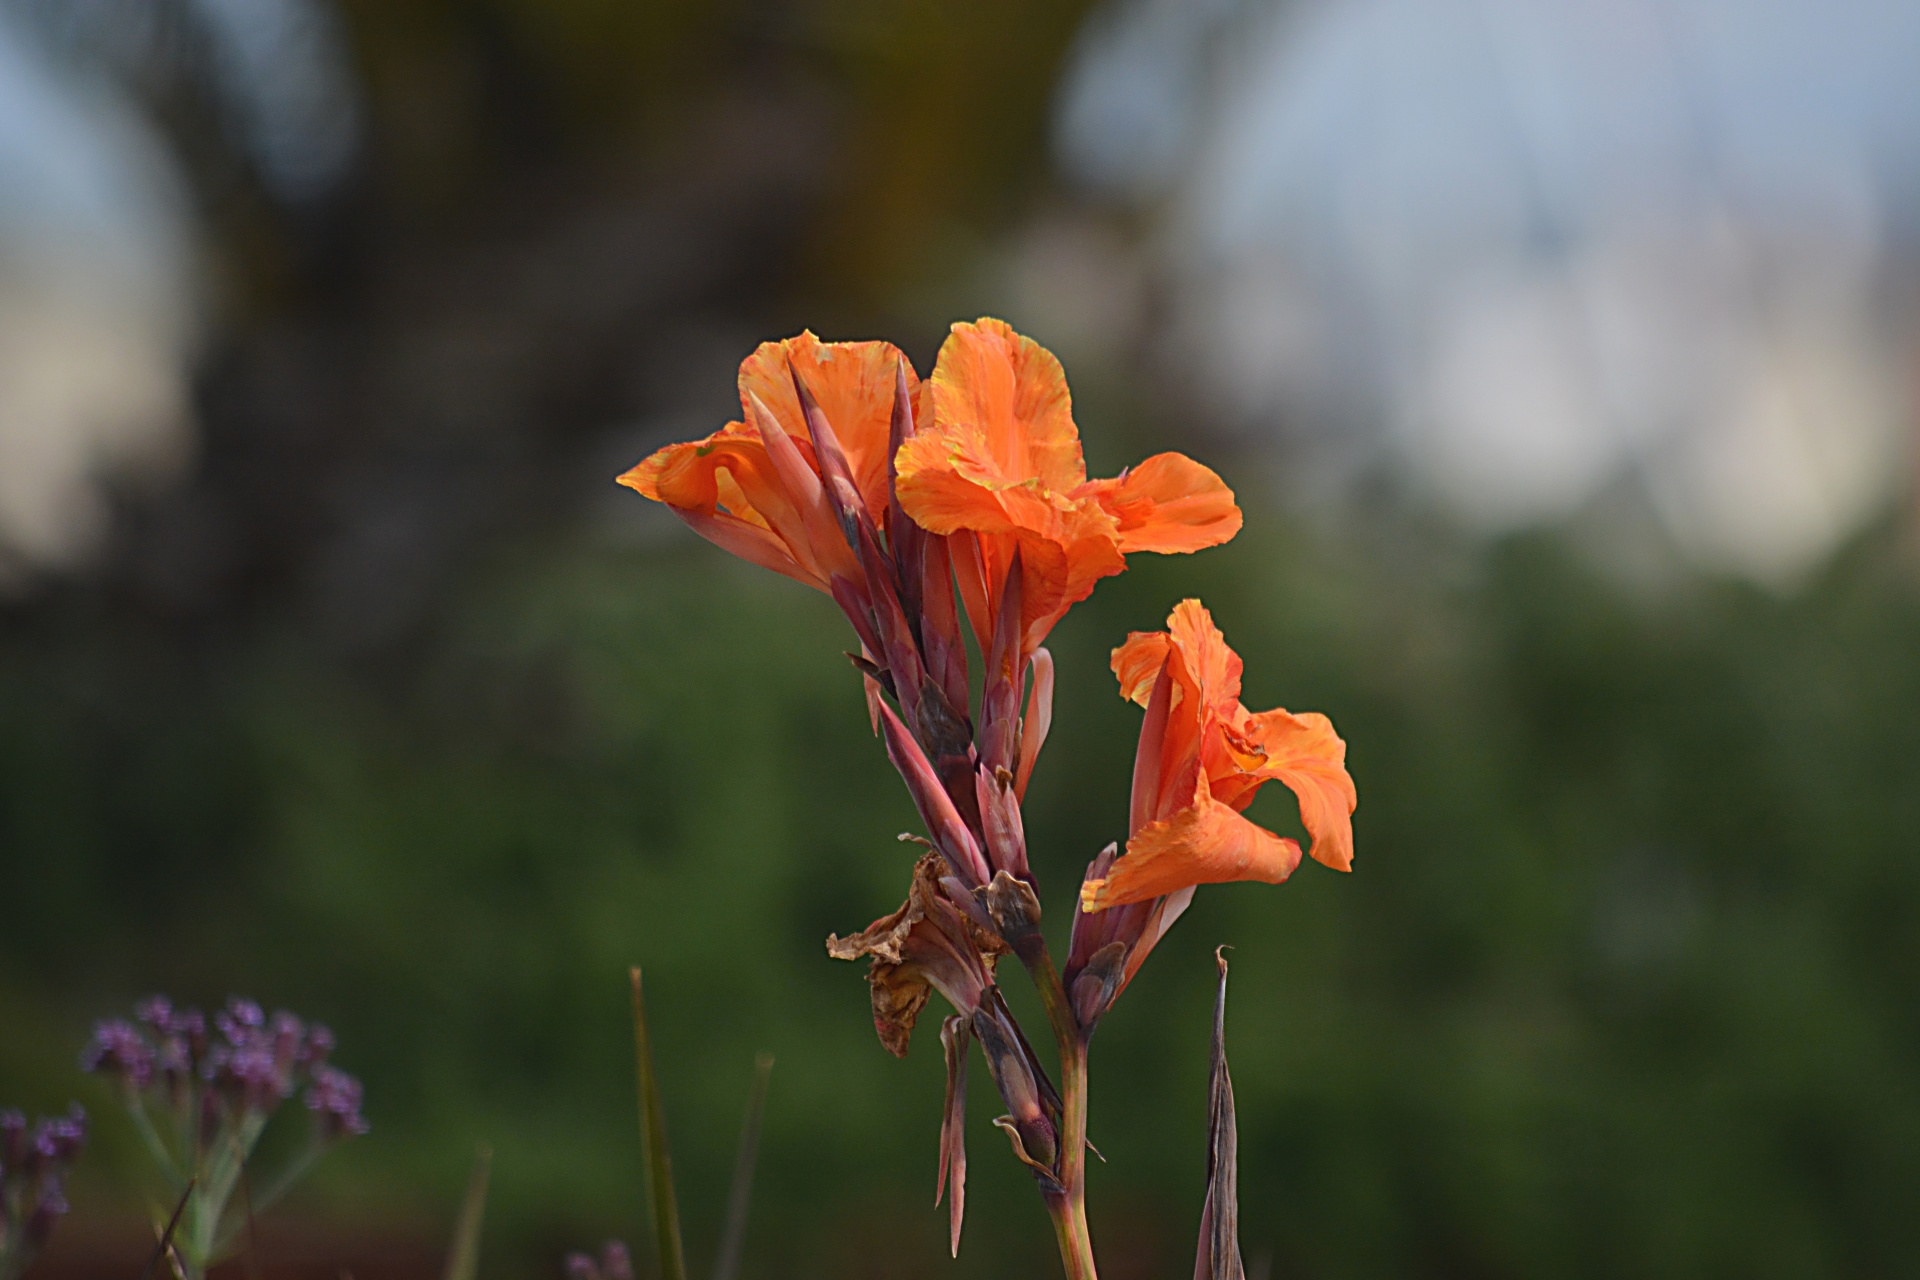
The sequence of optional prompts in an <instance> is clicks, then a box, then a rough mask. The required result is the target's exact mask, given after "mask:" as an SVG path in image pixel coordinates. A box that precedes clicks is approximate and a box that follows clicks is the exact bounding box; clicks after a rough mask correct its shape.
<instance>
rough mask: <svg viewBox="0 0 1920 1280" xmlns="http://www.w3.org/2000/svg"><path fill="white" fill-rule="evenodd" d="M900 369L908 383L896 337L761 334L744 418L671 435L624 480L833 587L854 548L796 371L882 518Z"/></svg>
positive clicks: (851, 571)
mask: <svg viewBox="0 0 1920 1280" xmlns="http://www.w3.org/2000/svg"><path fill="white" fill-rule="evenodd" d="M903 375H904V377H905V379H906V381H907V385H908V389H909V392H910V393H911V392H913V391H914V389H915V388H916V387H917V385H918V381H919V380H918V379H917V378H916V377H915V376H914V372H913V367H912V366H911V365H910V364H908V363H907V359H906V357H905V356H903V355H902V354H901V353H900V351H899V349H898V348H896V347H895V346H894V345H893V344H892V343H889V342H821V341H820V340H819V339H818V338H816V337H814V336H813V334H812V333H810V332H807V333H802V334H800V336H799V337H796V338H788V339H786V340H784V341H781V342H764V343H761V344H760V346H759V348H758V349H757V350H755V351H754V353H753V354H752V355H750V356H748V357H747V358H746V359H745V360H744V361H742V362H741V364H740V405H741V409H742V411H743V415H744V421H740V422H730V423H728V424H727V425H726V426H724V427H722V428H721V429H720V430H718V431H716V432H714V433H713V434H712V435H710V436H708V437H707V438H706V439H704V440H695V441H691V442H689V443H686V444H672V445H668V446H667V447H666V448H664V449H661V450H659V451H658V452H656V453H654V454H653V455H652V456H651V457H649V458H647V459H646V461H644V462H642V463H641V464H640V465H639V466H637V467H634V468H633V469H632V470H631V471H628V472H627V473H626V474H625V475H623V476H621V477H620V483H621V484H624V485H626V486H627V487H628V488H630V489H634V490H637V491H638V492H639V493H641V494H643V495H645V496H646V497H649V498H652V499H654V500H655V501H658V502H664V503H666V504H667V505H668V506H669V507H671V508H672V509H673V512H674V514H675V515H677V516H679V517H680V518H681V519H682V520H684V521H686V522H687V524H689V525H690V526H692V528H693V529H694V531H695V532H696V533H698V534H700V535H701V536H702V537H704V538H706V539H707V540H708V541H709V542H712V543H714V544H715V545H717V546H719V547H722V548H724V549H725V550H727V551H731V552H732V553H733V554H734V555H737V556H739V557H740V558H741V559H743V560H750V561H752V562H753V563H754V564H757V565H761V566H763V567H765V568H768V569H772V570H774V571H775V572H777V573H784V574H786V575H787V576H788V577H789V578H794V579H797V580H799V581H801V582H804V583H806V584H807V585H808V586H812V587H818V588H819V589H820V590H822V591H831V590H832V589H833V587H832V580H833V579H834V578H835V577H836V576H837V577H840V578H843V579H845V580H847V581H850V582H851V581H857V580H858V579H859V577H860V566H859V559H858V556H857V555H856V553H855V552H854V550H853V548H852V547H851V546H850V545H849V543H848V539H847V536H846V534H845V533H844V532H843V531H842V528H841V526H840V525H839V523H838V522H837V521H836V519H835V517H834V511H833V504H832V503H831V502H830V501H829V500H828V495H827V492H826V491H827V489H828V488H829V487H830V486H831V485H832V484H833V482H834V481H833V470H834V469H833V468H831V467H823V466H822V465H821V460H820V458H819V456H818V453H817V451H816V449H815V446H814V443H813V439H812V437H811V435H810V433H809V430H808V423H807V415H806V413H805V411H804V410H803V408H802V406H801V403H800V398H799V393H798V391H797V390H796V388H795V386H794V379H795V378H796V377H798V378H799V379H800V381H802V382H804V383H805V384H806V387H807V390H808V391H809V392H811V393H812V395H813V397H814V399H815V400H816V401H817V402H818V406H819V408H820V410H821V411H822V412H823V413H824V415H825V419H826V421H827V422H828V423H831V424H832V425H831V430H832V432H833V433H834V435H835V436H837V438H838V440H839V445H840V449H841V451H842V452H843V453H844V455H845V458H846V464H847V470H848V471H849V472H850V473H851V485H852V487H853V489H854V490H856V491H857V497H858V500H859V501H860V502H862V503H864V505H865V508H866V510H867V511H868V512H870V513H872V518H873V523H874V525H875V527H876V528H879V529H885V528H886V527H887V521H888V512H889V508H890V505H891V503H890V501H889V499H890V491H889V484H888V476H887V454H888V450H889V443H888V442H889V430H890V427H891V423H892V420H893V412H894V399H895V392H896V384H897V380H898V379H899V378H900V377H901V376H903ZM844 496H845V497H847V498H852V497H853V495H844Z"/></svg>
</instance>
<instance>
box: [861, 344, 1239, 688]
mask: <svg viewBox="0 0 1920 1280" xmlns="http://www.w3.org/2000/svg"><path fill="white" fill-rule="evenodd" d="M924 402H925V404H926V406H927V411H926V413H925V414H923V415H922V418H921V421H920V430H919V431H918V432H917V433H916V434H915V435H914V436H913V437H912V438H911V439H909V440H907V441H906V442H905V443H904V444H903V445H902V446H901V447H900V451H899V453H898V455H897V456H896V457H895V460H894V465H895V468H896V470H897V471H898V474H899V478H898V482H897V488H898V492H899V499H900V506H901V508H902V509H903V510H904V511H905V512H906V513H907V514H908V515H909V516H911V517H912V518H913V520H914V521H915V522H916V523H918V524H919V525H921V526H922V527H923V528H925V529H927V530H928V531H929V532H932V533H936V534H967V533H970V534H972V535H974V536H973V537H956V538H954V539H953V543H952V548H953V559H954V569H955V573H956V575H957V577H958V580H959V584H960V594H961V599H962V600H963V601H964V602H965V604H966V607H967V614H968V617H969V620H970V621H971V623H972V625H973V629H974V633H975V635H976V636H977V637H978V638H979V640H980V643H981V647H982V648H983V649H984V648H985V647H986V646H987V644H988V637H990V636H991V635H992V634H993V630H994V628H993V624H992V620H993V618H994V617H995V616H996V613H997V611H998V609H999V607H1000V602H1001V599H1002V596H1003V594H1004V592H1005V591H1006V585H1007V578H1008V574H1009V570H1010V568H1011V566H1012V565H1013V563H1014V556H1015V553H1016V552H1018V554H1019V563H1020V568H1021V581H1020V584H1019V585H1020V614H1021V619H1020V620H1021V624H1022V625H1021V639H1022V648H1023V649H1024V650H1025V651H1028V652H1031V650H1032V649H1033V647H1034V646H1036V645H1038V644H1039V643H1040V641H1041V640H1042V639H1043V638H1044V637H1045V636H1046V633H1047V631H1048V630H1049V629H1050V628H1051V627H1052V626H1053V624H1054V623H1055V622H1057V621H1059V619H1060V617H1061V615H1062V614H1064V613H1065V612H1066V611H1067V609H1068V608H1069V607H1071V606H1072V605H1073V604H1075V603H1077V602H1079V601H1081V600H1084V599H1086V598H1087V596H1088V595H1089V594H1090V593H1091V592H1092V591H1093V586H1094V583H1096V582H1098V581H1099V580H1100V579H1101V578H1105V577H1108V576H1110V575H1112V574H1116V573H1119V572H1120V571H1121V570H1122V569H1124V568H1125V567H1126V558H1125V557H1126V556H1127V554H1128V553H1130V552H1134V551H1162V552H1172V551H1198V550H1200V549H1201V548H1203V547H1211V546H1217V545H1219V544H1220V543H1223V542H1225V541H1227V540H1228V539H1230V538H1232V537H1233V536H1234V534H1236V533H1238V532H1239V531H1240V508H1239V507H1237V506H1236V505H1234V500H1233V492H1232V490H1230V489H1228V488H1227V486H1226V485H1225V484H1224V483H1223V482H1222V481H1221V479H1220V477H1219V476H1217V475H1215V474H1214V473H1213V472H1212V471H1210V470H1208V469H1207V468H1206V467H1203V466H1201V465H1200V464H1199V463H1197V462H1195V461H1193V460H1192V459H1191V458H1188V457H1185V456H1183V455H1181V454H1177V453H1162V454H1157V455H1155V456H1154V457H1151V458H1149V459H1147V460H1146V461H1145V462H1143V463H1141V464H1140V465H1139V466H1137V467H1134V468H1131V469H1130V470H1128V471H1126V472H1124V473H1122V474H1121V475H1120V476H1118V477H1117V478H1115V479H1112V480H1091V481H1090V480H1088V479H1087V467H1086V462H1085V460H1084V459H1083V458H1082V456H1081V452H1080V433H1079V430H1078V429H1077V428H1076V427H1075V426H1074V422H1073V411H1072V402H1071V399H1070V397H1069V396H1068V394H1067V380H1066V375H1065V373H1064V372H1063V371H1062V370H1061V368H1060V362H1059V361H1058V360H1056V359H1054V357H1053V355H1052V353H1051V352H1049V351H1048V350H1047V349H1046V348H1044V347H1042V346H1041V345H1040V344H1039V343H1037V342H1034V341H1033V340H1032V339H1031V338H1025V337H1022V336H1021V335H1019V334H1017V333H1015V332H1014V331H1013V329H1012V328H1010V327H1009V326H1008V325H1007V324H1005V323H1004V322H1002V321H999V320H993V319H982V320H979V321H977V322H975V323H973V324H956V325H954V326H953V331H952V333H951V334H950V335H949V336H948V338H947V340H946V343H945V344H944V345H943V346H942V347H941V348H940V358H939V361H938V362H937V364H936V365H935V367H934V372H933V376H932V377H931V378H929V379H928V380H927V385H926V390H925V401H924Z"/></svg>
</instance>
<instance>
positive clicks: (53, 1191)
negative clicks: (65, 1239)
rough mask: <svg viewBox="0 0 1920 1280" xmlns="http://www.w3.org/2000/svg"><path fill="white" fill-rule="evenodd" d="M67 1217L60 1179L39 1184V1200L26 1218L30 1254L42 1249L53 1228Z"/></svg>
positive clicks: (65, 1198) (53, 1178)
mask: <svg viewBox="0 0 1920 1280" xmlns="http://www.w3.org/2000/svg"><path fill="white" fill-rule="evenodd" d="M66 1216H67V1197H66V1194H65V1193H64V1192H63V1191H62V1190H61V1187H60V1179H59V1178H58V1177H50V1178H48V1179H46V1180H45V1181H44V1182H42V1183H41V1184H40V1200H39V1203H38V1204H36V1205H34V1206H33V1211H32V1212H31V1213H30V1214H29V1215H28V1216H27V1230H26V1242H27V1249H28V1251H29V1252H31V1253H38V1252H39V1251H40V1250H41V1249H44V1248H45V1247H46V1244H47V1240H48V1238H49V1237H51V1236H52V1235H53V1228H54V1225H55V1224H56V1223H58V1222H59V1221H60V1219H62V1218H64V1217H66Z"/></svg>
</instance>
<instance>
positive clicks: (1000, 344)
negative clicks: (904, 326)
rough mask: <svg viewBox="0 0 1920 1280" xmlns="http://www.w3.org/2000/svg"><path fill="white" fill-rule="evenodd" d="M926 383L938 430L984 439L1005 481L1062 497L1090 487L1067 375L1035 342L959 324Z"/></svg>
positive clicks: (995, 327) (991, 322)
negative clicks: (978, 435)
mask: <svg viewBox="0 0 1920 1280" xmlns="http://www.w3.org/2000/svg"><path fill="white" fill-rule="evenodd" d="M928 381H929V382H930V383H931V384H932V386H933V394H932V400H933V427H934V430H936V431H941V432H945V431H951V430H955V429H967V428H970V429H972V430H975V431H978V432H980V433H981V435H982V436H983V437H984V441H985V445H986V449H987V451H988V453H989V454H990V455H991V457H992V458H993V459H994V461H995V463H996V464H997V467H998V469H999V470H1000V471H1001V472H1002V473H1003V474H1005V475H1007V476H1008V477H1011V478H1014V479H1018V480H1038V481H1039V482H1040V483H1041V484H1042V485H1044V486H1046V487H1047V488H1049V489H1052V490H1054V491H1055V492H1057V493H1061V494H1066V493H1069V492H1071V491H1072V490H1073V489H1075V488H1077V487H1079V486H1080V485H1081V484H1083V483H1085V481H1086V478H1087V465H1086V462H1085V460H1084V459H1083V457H1082V456H1081V453H1080V432H1079V430H1078V429H1077V428H1076V427H1075V426H1074V425H1073V402H1072V397H1071V396H1070V395H1069V394H1068V392H1067V375H1066V372H1065V371H1064V370H1063V369H1061V367H1060V362H1059V361H1058V360H1056V359H1055V358H1054V356H1053V353H1052V352H1051V351H1048V350H1047V349H1046V348H1045V347H1043V346H1041V345H1040V344H1039V343H1037V342H1035V341H1034V340H1033V339H1031V338H1027V337H1022V336H1021V335H1020V334H1018V333H1015V332H1014V331H1013V328H1012V326H1010V325H1008V324H1007V323H1006V322H1005V321H1003V320H995V319H992V318H990V317H984V316H983V317H982V318H981V319H979V320H978V321H976V322H974V323H973V324H965V323H961V324H956V325H954V326H953V329H952V332H951V333H950V334H949V335H948V336H947V340H946V341H945V342H944V343H942V344H941V347H940V356H939V359H938V360H937V361H936V362H935V364H934V370H933V376H932V377H931V378H930V379H928ZM918 518H919V517H918V516H915V519H918Z"/></svg>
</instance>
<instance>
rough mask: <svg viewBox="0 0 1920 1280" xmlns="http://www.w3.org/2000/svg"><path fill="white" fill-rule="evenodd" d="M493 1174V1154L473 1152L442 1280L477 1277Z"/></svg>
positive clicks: (483, 1150) (489, 1150)
mask: <svg viewBox="0 0 1920 1280" xmlns="http://www.w3.org/2000/svg"><path fill="white" fill-rule="evenodd" d="M492 1173H493V1150H492V1148H490V1147H486V1146H481V1147H479V1148H477V1149H476V1150H475V1151H474V1154H473V1172H472V1173H471V1174H470V1175H468V1177H467V1193H466V1194H465V1195H464V1196H462V1197H461V1198H460V1216H459V1217H458V1218H456V1219H454V1223H453V1242H452V1243H451V1244H449V1245H448V1246H447V1268H446V1271H445V1273H444V1275H445V1280H474V1277H475V1276H477V1275H479V1274H480V1223H481V1221H482V1219H484V1218H485V1217H486V1212H487V1181H488V1179H489V1178H490V1177H491V1176H492Z"/></svg>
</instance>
